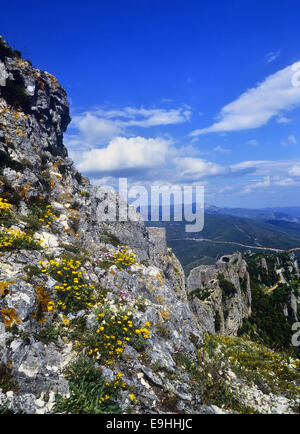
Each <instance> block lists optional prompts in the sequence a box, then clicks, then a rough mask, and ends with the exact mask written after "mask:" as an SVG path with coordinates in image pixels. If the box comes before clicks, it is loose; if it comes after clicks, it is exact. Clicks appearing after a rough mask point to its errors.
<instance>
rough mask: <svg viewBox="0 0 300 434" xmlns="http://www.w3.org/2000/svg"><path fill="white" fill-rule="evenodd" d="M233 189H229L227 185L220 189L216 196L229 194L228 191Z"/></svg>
mask: <svg viewBox="0 0 300 434" xmlns="http://www.w3.org/2000/svg"><path fill="white" fill-rule="evenodd" d="M232 190H233V188H232V187H230V186H229V185H227V186H225V187H222V188H220V190H219V191H218V194H224V193H229V192H230V191H232Z"/></svg>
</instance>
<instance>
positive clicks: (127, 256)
mask: <svg viewBox="0 0 300 434" xmlns="http://www.w3.org/2000/svg"><path fill="white" fill-rule="evenodd" d="M135 262H136V259H135V254H134V253H132V252H130V251H129V250H127V248H126V247H123V248H122V249H120V250H119V251H118V252H117V253H115V254H114V263H115V264H116V265H119V266H121V267H123V268H126V267H130V265H133V264H135Z"/></svg>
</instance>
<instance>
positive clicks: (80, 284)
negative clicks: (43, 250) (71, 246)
mask: <svg viewBox="0 0 300 434" xmlns="http://www.w3.org/2000/svg"><path fill="white" fill-rule="evenodd" d="M44 262H45V261H40V265H42V267H43V268H42V270H41V271H42V273H44V274H46V275H50V276H51V277H52V278H53V279H55V280H56V281H57V282H58V283H59V284H58V285H56V286H55V287H54V289H55V291H56V293H57V296H58V299H57V301H56V303H55V302H53V301H50V302H49V303H48V310H49V311H52V312H53V311H55V310H56V309H57V310H59V311H69V312H72V311H73V312H75V311H78V310H80V309H85V308H86V307H92V306H94V304H95V300H96V296H95V294H93V291H94V289H95V287H94V286H93V285H90V284H89V283H88V282H87V281H86V280H85V279H84V278H83V275H82V272H81V271H80V267H81V262H80V261H75V260H73V259H61V260H58V261H57V260H54V259H51V260H50V261H49V262H48V266H45V264H44Z"/></svg>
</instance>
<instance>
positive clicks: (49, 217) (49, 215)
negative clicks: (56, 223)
mask: <svg viewBox="0 0 300 434" xmlns="http://www.w3.org/2000/svg"><path fill="white" fill-rule="evenodd" d="M53 218H54V219H57V218H58V217H57V216H56V215H55V214H54V213H53V212H52V208H51V205H47V206H46V214H45V215H44V216H43V218H40V219H39V220H40V221H41V222H42V223H44V224H45V226H46V227H47V228H49V227H50V226H51V225H52V223H53V221H52V219H53Z"/></svg>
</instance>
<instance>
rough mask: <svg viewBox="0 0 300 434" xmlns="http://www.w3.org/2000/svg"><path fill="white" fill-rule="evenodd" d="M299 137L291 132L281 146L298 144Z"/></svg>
mask: <svg viewBox="0 0 300 434" xmlns="http://www.w3.org/2000/svg"><path fill="white" fill-rule="evenodd" d="M297 143H298V142H297V139H296V137H295V136H294V134H290V135H289V136H288V138H287V139H285V140H281V146H289V145H297Z"/></svg>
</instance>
